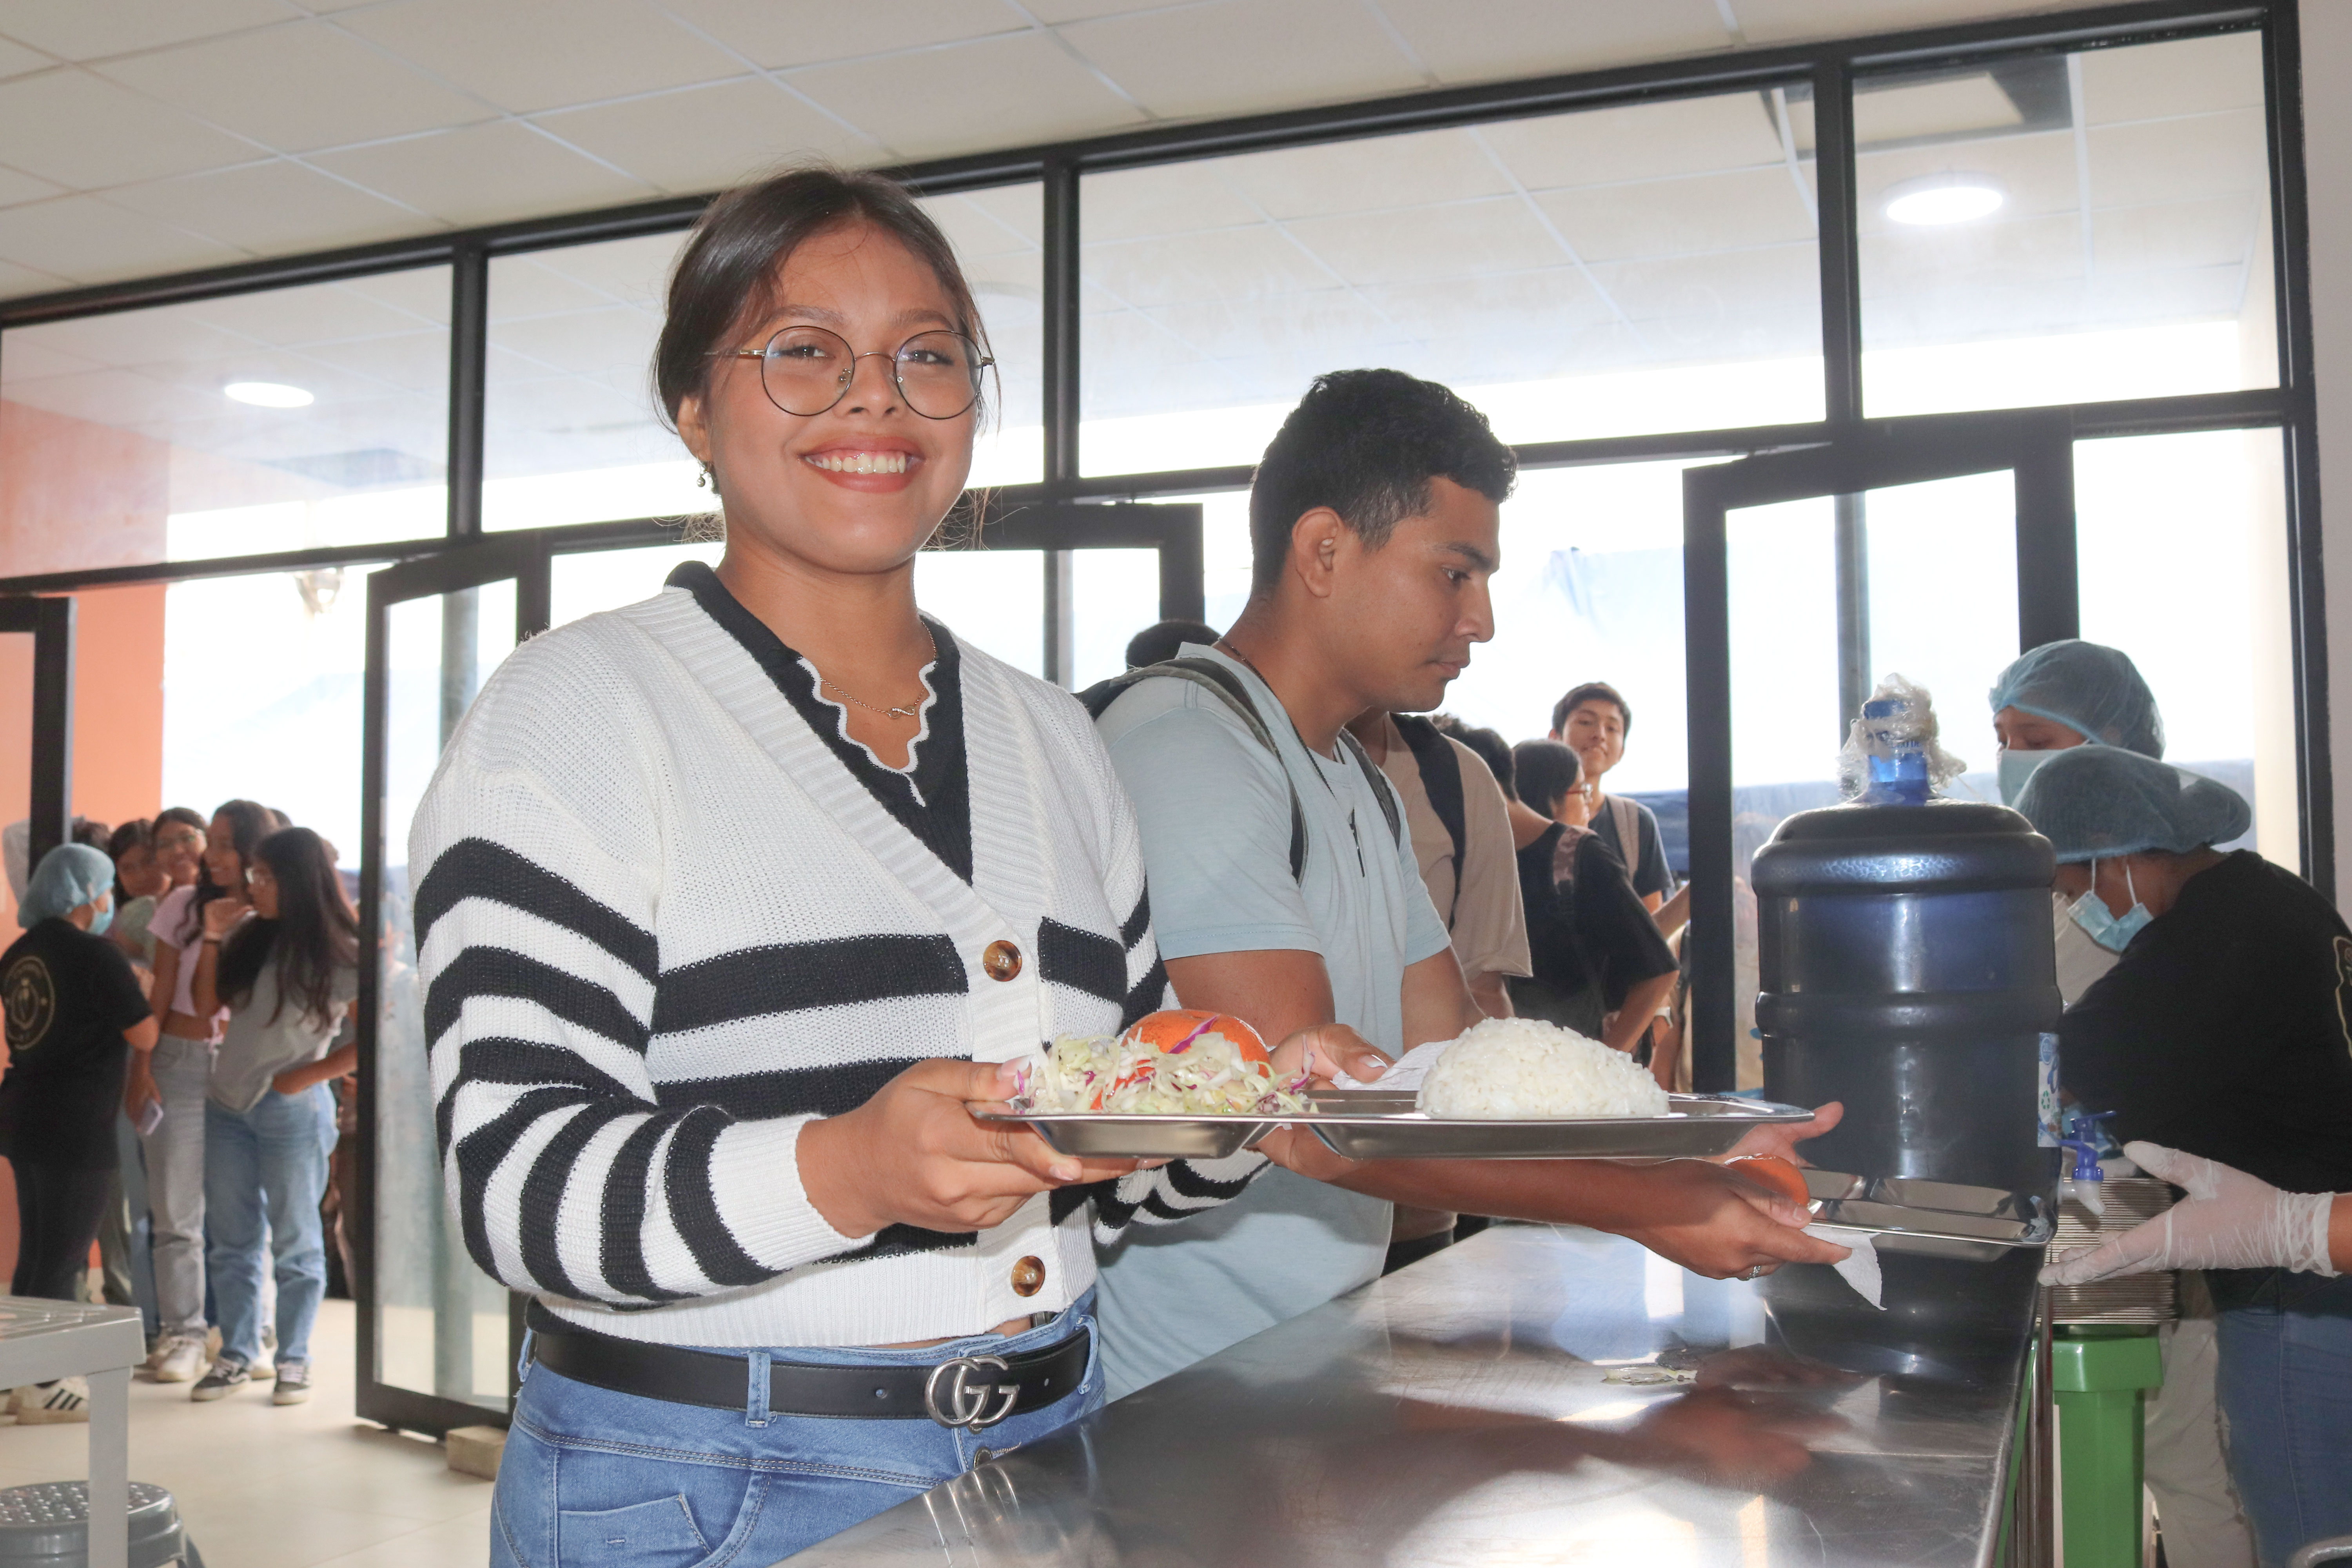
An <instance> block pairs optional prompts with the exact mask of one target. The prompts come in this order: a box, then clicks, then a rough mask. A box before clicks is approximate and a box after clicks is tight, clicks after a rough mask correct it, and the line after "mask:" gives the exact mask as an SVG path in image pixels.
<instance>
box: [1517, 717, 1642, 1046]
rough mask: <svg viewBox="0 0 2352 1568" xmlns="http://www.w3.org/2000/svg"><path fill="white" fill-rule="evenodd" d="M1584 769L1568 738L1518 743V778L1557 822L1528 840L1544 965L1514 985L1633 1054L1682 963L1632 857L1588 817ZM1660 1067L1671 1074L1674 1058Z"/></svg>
mask: <svg viewBox="0 0 2352 1568" xmlns="http://www.w3.org/2000/svg"><path fill="white" fill-rule="evenodd" d="M1581 773H1582V764H1581V762H1580V759H1579V757H1578V756H1577V753H1576V752H1574V751H1572V750H1570V748H1569V747H1567V746H1565V745H1563V744H1561V743H1560V742H1558V741H1522V742H1519V743H1518V745H1517V746H1515V747H1514V748H1512V752H1511V780H1512V787H1513V788H1514V789H1516V790H1517V792H1518V796H1519V800H1520V802H1521V803H1522V804H1523V805H1526V806H1527V807H1528V809H1529V810H1531V811H1534V812H1538V813H1539V814H1541V815H1542V816H1545V817H1546V818H1548V819H1549V825H1548V826H1546V827H1545V829H1544V830H1543V831H1542V832H1541V833H1539V834H1538V835H1537V836H1536V837H1534V838H1532V839H1530V840H1528V842H1527V843H1526V844H1524V845H1522V846H1520V847H1519V852H1518V880H1519V896H1520V898H1521V900H1524V902H1525V903H1526V906H1527V911H1528V950H1529V951H1530V952H1531V953H1532V954H1533V955H1534V958H1535V973H1534V975H1533V977H1532V978H1531V979H1529V980H1527V981H1522V982H1519V983H1517V984H1514V985H1513V986H1512V988H1511V994H1512V999H1513V1001H1514V1002H1516V1003H1518V1004H1519V1011H1521V1012H1522V1013H1525V1014H1528V1016H1533V1017H1539V1018H1543V1019H1545V1020H1547V1021H1548V1022H1550V1023H1554V1024H1558V1025H1559V1026H1561V1027H1563V1028H1570V1029H1574V1030H1576V1031H1577V1032H1578V1033H1579V1034H1582V1035H1589V1036H1591V1037H1593V1038H1594V1039H1597V1040H1600V1041H1601V1042H1602V1043H1603V1044H1604V1045H1607V1046H1608V1047H1611V1048H1612V1049H1613V1050H1620V1051H1624V1052H1627V1053H1629V1054H1630V1053H1632V1052H1633V1049H1634V1047H1637V1046H1638V1045H1639V1044H1640V1043H1641V1040H1642V1036H1643V1032H1644V1031H1645V1030H1647V1028H1648V1027H1649V1023H1648V1020H1650V1019H1651V1018H1653V1017H1654V1016H1656V1014H1657V1010H1658V1007H1659V1005H1661V1004H1662V1003H1664V1001H1665V1000H1666V999H1667V998H1668V997H1670V996H1671V995H1672V994H1674V987H1675V973H1677V966H1676V964H1675V955H1674V952H1673V950H1672V949H1670V948H1669V947H1667V945H1666V939H1665V938H1664V937H1663V936H1661V935H1659V934H1658V927H1657V922H1656V921H1655V920H1654V918H1653V917H1652V916H1651V914H1650V911H1649V910H1646V909H1644V908H1643V907H1642V900H1641V899H1640V898H1639V897H1638V896H1637V895H1636V894H1635V893H1634V891H1633V883H1632V882H1631V881H1630V880H1629V879H1627V877H1626V875H1625V867H1624V864H1623V863H1622V861H1620V860H1619V859H1618V858H1617V856H1616V853H1615V851H1613V850H1612V849H1611V848H1610V847H1609V845H1608V843H1607V842H1606V841H1605V840H1604V839H1602V838H1601V835H1600V834H1598V833H1596V832H1594V831H1593V830H1592V828H1591V826H1590V825H1589V823H1588V821H1587V819H1586V817H1585V809H1586V802H1587V801H1588V800H1589V799H1590V798H1591V797H1590V796H1588V795H1586V794H1585V792H1584V790H1583V789H1582V788H1581V787H1580V781H1581ZM1656 1068H1657V1069H1658V1071H1659V1078H1660V1080H1661V1082H1663V1081H1664V1079H1665V1078H1666V1076H1667V1075H1668V1074H1670V1073H1671V1071H1672V1068H1673V1064H1672V1062H1671V1061H1661V1062H1658V1063H1657V1064H1656Z"/></svg>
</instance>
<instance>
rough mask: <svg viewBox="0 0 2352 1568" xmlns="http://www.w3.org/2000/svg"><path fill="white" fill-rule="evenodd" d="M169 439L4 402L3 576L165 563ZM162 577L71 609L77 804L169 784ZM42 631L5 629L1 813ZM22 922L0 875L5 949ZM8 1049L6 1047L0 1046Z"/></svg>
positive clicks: (8, 1233)
mask: <svg viewBox="0 0 2352 1568" xmlns="http://www.w3.org/2000/svg"><path fill="white" fill-rule="evenodd" d="M170 454H171V448H170V447H168V446H166V445H165V444H164V443H163V442H161V441H156V440H152V439H151V438H149V437H144V436H139V435H135V434H132V433H131V432H129V431H124V430H115V429H111V428H110V427H108V426H103V425H94V424H91V423H90V422H89V421H88V420H84V419H73V418H68V417H67V416H63V415H59V414H52V413H49V412H48V411H47V410H45V409H39V408H33V407H29V406H27V405H23V404H18V403H11V402H5V401H0V577H13V576H17V575H20V574H30V573H36V572H63V571H74V570H80V569H84V568H88V567H93V566H118V565H127V564H131V563H136V562H145V561H157V560H161V559H162V558H163V552H164V538H165V517H166V514H167V511H168V510H169V506H170V479H171V468H170ZM164 592H165V590H164V589H163V586H162V584H147V585H142V586H139V587H132V588H110V589H105V590H102V591H96V592H90V593H85V594H82V595H79V604H78V605H76V606H75V611H74V621H75V625H74V747H73V775H74V788H73V809H74V810H75V811H76V812H77V813H79V814H80V815H81V816H91V817H97V818H99V819H100V820H102V821H105V822H108V823H115V822H121V821H122V820H124V819H125V818H127V817H132V816H153V815H154V814H155V812H156V810H157V808H158V807H159V805H160V804H161V802H160V801H159V799H158V796H159V795H161V794H162V791H163V595H164ZM32 689H33V639H32V638H31V637H10V636H0V822H15V821H17V820H18V819H20V818H22V817H23V816H25V814H26V811H27V810H29V809H30V805H31V802H30V795H31V787H32V774H31V755H30V750H31V744H32ZM15 933H16V900H15V899H14V898H13V897H12V896H11V895H10V893H9V891H8V889H7V888H6V886H5V883H0V945H5V942H6V941H7V940H9V939H13V937H14V936H15ZM0 1056H5V1052H0ZM15 1267H16V1181H15V1179H14V1173H13V1172H11V1171H10V1170H9V1169H8V1167H7V1164H6V1162H5V1161H0V1279H6V1277H7V1275H8V1274H9V1273H10V1272H11V1271H13V1269H14V1268H15Z"/></svg>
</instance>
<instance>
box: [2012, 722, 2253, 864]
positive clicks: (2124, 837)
mask: <svg viewBox="0 0 2352 1568" xmlns="http://www.w3.org/2000/svg"><path fill="white" fill-rule="evenodd" d="M2017 809H2018V810H2020V811H2021V812H2023V813H2024V814H2025V819H2026V820H2027V821H2028V822H2031V823H2032V824H2033V830H2034V831H2035V832H2036V833H2039V834H2041V835H2042V837H2044V838H2047V839H2048V840H2050V842H2051V844H2052V845H2053V847H2056V849H2057V851H2058V859H2059V863H2060V864H2062V865H2063V864H2066V863H2069V862H2077V861H2083V860H2104V859H2106V858H2109V857H2111V856H2116V855H2137V854H2139V853H2140V852H2141V851H2143V850H2147V849H2164V850H2169V851H2170V852H2171V853H2173V854H2176V855H2185V854H2187V853H2189V851H2190V850H2192V849H2200V848H2202V847H2205V846H2206V845H2208V844H2226V843H2228V842H2229V841H2230V840H2231V839H2232V838H2235V837H2238V836H2239V835H2240V834H2242V833H2243V832H2245V830H2246V829H2247V828H2248V827H2249V826H2252V823H2253V820H2254V814H2253V810H2252V807H2250V806H2248V805H2246V803H2245V800H2244V798H2243V797H2242V796H2241V795H2239V794H2238V792H2237V791H2236V790H2233V789H2231V787H2230V786H2229V785H2227V784H2216V783H2214V782H2213V781H2212V780H2211V779H2209V778H2203V777H2200V776H2199V775H2198V774H2196V773H2184V772H2182V771H2181V770H2180V769H2179V768H2176V767H2173V766H2171V765H2170V764H2169V763H2159V762H2158V761H2157V760H2156V759H2155V758H2153V757H2144V756H2142V755H2140V754H2139V753H2138V752H2126V751H2125V750H2124V749H2123V748H2122V747H2120V746H2100V745H2089V746H2075V747H2073V748H2070V749H2069V750H2066V751H2063V752H2052V753H2051V756H2050V760H2049V761H2048V762H2046V763H2042V765H2041V766H2040V767H2038V768H2036V769H2034V770H2033V776H2032V778H2030V779H2028V780H2026V781H2025V788H2024V790H2023V792H2022V793H2021V794H2020V795H2018V797H2017Z"/></svg>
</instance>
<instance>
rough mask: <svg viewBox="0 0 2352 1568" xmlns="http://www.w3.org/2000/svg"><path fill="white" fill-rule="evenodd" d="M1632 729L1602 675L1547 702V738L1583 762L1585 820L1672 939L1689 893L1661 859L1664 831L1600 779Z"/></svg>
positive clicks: (1685, 914) (1625, 708) (1629, 712)
mask: <svg viewBox="0 0 2352 1568" xmlns="http://www.w3.org/2000/svg"><path fill="white" fill-rule="evenodd" d="M1632 733H1633V705H1632V704H1631V703H1629V702H1627V701H1626V700H1625V699H1624V697H1623V695H1622V693H1620V692H1619V691H1618V689H1616V688H1615V687H1613V686H1612V685H1610V684H1609V683H1608V682H1607V681H1605V680H1588V681H1586V682H1585V683H1584V684H1583V685H1581V686H1578V687H1574V688H1571V689H1570V691H1569V693H1568V695H1566V696H1565V697H1562V698H1561V699H1560V700H1559V701H1558V702H1555V703H1553V704H1552V710H1551V734H1550V737H1549V738H1550V739H1552V740H1555V741H1558V742H1560V743H1561V744H1562V745H1565V746H1566V747H1568V749H1569V750H1570V751H1572V752H1575V753H1576V755H1577V759H1578V761H1579V762H1580V763H1582V764H1583V769H1584V782H1583V784H1581V785H1580V786H1579V787H1580V788H1581V789H1582V790H1583V792H1584V808H1585V810H1584V816H1585V820H1586V822H1588V823H1589V824H1591V828H1592V831H1593V832H1594V833H1596V834H1598V835H1599V836H1600V837H1601V842H1602V843H1603V844H1606V845H1608V846H1609V847H1610V849H1611V850H1612V852H1613V853H1614V854H1615V855H1616V857H1617V859H1618V861H1619V863H1620V864H1622V866H1623V867H1624V868H1625V876H1626V878H1627V879H1628V880H1630V881H1631V882H1632V883H1633V891H1634V892H1636V893H1638V894H1640V895H1641V899H1642V907H1643V909H1645V910H1649V911H1650V912H1651V913H1652V914H1654V915H1655V916H1657V918H1658V929H1659V930H1660V931H1663V932H1664V933H1665V936H1666V938H1667V940H1669V941H1672V940H1673V938H1674V935H1675V932H1676V931H1680V930H1682V928H1683V925H1684V922H1685V921H1687V920H1688V919H1689V918H1690V894H1689V891H1688V889H1685V888H1684V887H1683V886H1682V885H1681V884H1680V883H1678V882H1677V881H1676V880H1675V868H1673V867H1672V866H1670V865H1668V864H1667V863H1666V841H1665V836H1664V834H1662V833H1661V832H1660V831H1659V830H1658V814H1657V813H1656V812H1654V811H1652V810H1651V809H1650V808H1649V807H1648V806H1646V805H1643V804H1642V803H1641V802H1640V801H1638V800H1631V799H1628V798H1627V797H1625V796H1624V795H1606V794H1603V793H1602V791H1601V779H1602V778H1603V777H1604V776H1606V775H1607V773H1609V771H1610V770H1611V769H1612V768H1614V767H1615V766H1616V765H1617V764H1618V763H1621V762H1623V761H1624V760H1625V740H1626V737H1627V736H1629V735H1631V734H1632Z"/></svg>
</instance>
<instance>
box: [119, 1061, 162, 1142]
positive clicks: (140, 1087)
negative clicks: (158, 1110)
mask: <svg viewBox="0 0 2352 1568" xmlns="http://www.w3.org/2000/svg"><path fill="white" fill-rule="evenodd" d="M161 1099H163V1091H162V1090H160V1089H157V1088H156V1087H155V1075H154V1074H153V1073H152V1071H150V1070H149V1069H148V1067H147V1053H146V1052H144V1051H133V1052H131V1070H130V1072H129V1073H128V1074H127V1075H125V1077H124V1078H123V1080H122V1112H123V1114H124V1115H126V1116H128V1117H130V1118H131V1126H133V1127H136V1126H138V1125H139V1123H140V1121H142V1119H143V1118H144V1117H145V1116H146V1114H147V1107H148V1106H150V1105H152V1104H153V1103H154V1102H155V1101H157V1100H161Z"/></svg>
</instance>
